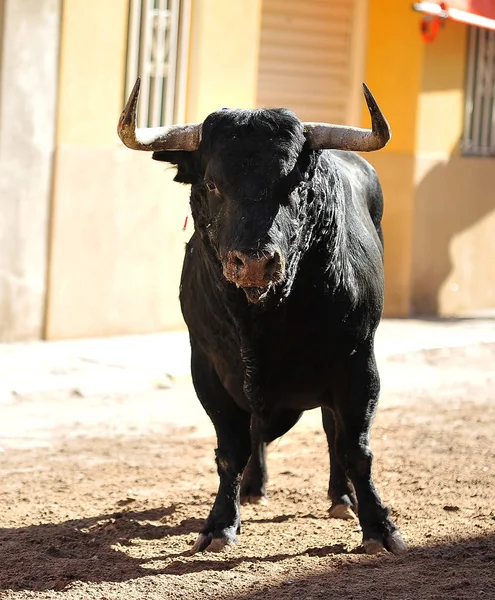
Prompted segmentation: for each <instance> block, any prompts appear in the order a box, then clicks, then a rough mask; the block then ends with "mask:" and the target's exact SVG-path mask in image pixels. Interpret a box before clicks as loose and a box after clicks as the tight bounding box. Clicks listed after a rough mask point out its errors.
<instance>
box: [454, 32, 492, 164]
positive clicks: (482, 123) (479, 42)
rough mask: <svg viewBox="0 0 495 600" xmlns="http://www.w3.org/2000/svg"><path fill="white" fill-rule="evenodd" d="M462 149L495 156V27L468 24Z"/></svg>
mask: <svg viewBox="0 0 495 600" xmlns="http://www.w3.org/2000/svg"><path fill="white" fill-rule="evenodd" d="M465 110H466V112H465V118H464V135H463V140H462V153H463V154H464V155H466V156H495V31H490V30H488V29H480V28H478V27H470V28H469V41H468V64H467V79H466V109H465Z"/></svg>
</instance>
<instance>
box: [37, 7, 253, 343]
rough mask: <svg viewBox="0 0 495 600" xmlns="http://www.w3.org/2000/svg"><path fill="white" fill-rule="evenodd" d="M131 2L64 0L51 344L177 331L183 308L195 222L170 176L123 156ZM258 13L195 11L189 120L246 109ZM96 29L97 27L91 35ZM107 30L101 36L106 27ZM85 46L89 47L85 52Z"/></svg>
mask: <svg viewBox="0 0 495 600" xmlns="http://www.w3.org/2000/svg"><path fill="white" fill-rule="evenodd" d="M127 9H128V6H127V2H123V1H122V0H107V1H105V2H104V3H103V2H101V0H66V2H65V6H64V15H63V28H62V63H61V75H60V77H61V82H60V113H59V135H58V148H57V163H56V171H55V185H54V212H53V226H52V230H53V235H52V242H51V244H52V260H51V268H50V289H49V304H48V319H47V337H48V338H52V339H54V338H67V337H82V336H95V335H112V334H122V333H140V332H149V331H159V330H166V329H176V328H182V327H184V323H183V320H182V316H181V313H180V307H179V302H178V294H179V279H180V271H181V267H182V260H183V256H184V244H185V242H186V241H187V240H188V239H189V237H190V236H191V234H192V222H191V219H189V225H188V229H187V231H186V232H183V231H182V226H183V224H184V219H185V217H186V215H187V213H188V193H189V190H188V187H187V186H181V185H179V184H177V183H174V182H172V177H173V175H174V169H173V168H169V167H168V166H166V165H165V164H164V163H157V162H154V161H152V160H151V156H150V155H149V154H147V153H140V152H133V151H131V150H129V149H127V148H125V147H123V146H122V144H121V143H120V141H119V140H118V138H117V135H116V126H117V121H118V118H119V115H120V111H121V109H122V105H123V88H124V68H125V55H126V33H127ZM259 18H260V1H259V0H256V1H252V0H242V1H236V2H230V1H229V0H216V1H215V3H213V8H212V3H210V2H208V1H207V0H194V2H193V7H192V36H191V53H190V68H189V79H188V106H187V107H186V115H187V119H188V120H190V121H197V120H201V119H203V118H204V117H205V116H206V115H207V114H209V113H210V112H211V111H212V110H216V109H218V108H222V107H223V106H246V107H249V106H253V105H254V99H255V94H256V90H255V84H256V70H257V69H256V61H257V38H256V36H257V32H258V30H259ZM95 22H96V23H97V24H96V25H95ZM110 22H111V23H112V27H111V28H109V27H108V23H110ZM88 40H91V44H90V45H88Z"/></svg>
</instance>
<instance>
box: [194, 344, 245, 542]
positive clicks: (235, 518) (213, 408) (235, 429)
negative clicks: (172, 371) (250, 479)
mask: <svg viewBox="0 0 495 600" xmlns="http://www.w3.org/2000/svg"><path fill="white" fill-rule="evenodd" d="M191 348H192V361H191V370H192V375H193V383H194V387H195V389H196V393H197V395H198V397H199V399H200V401H201V404H202V405H203V407H204V409H205V410H206V412H207V413H208V415H209V417H210V419H211V421H212V423H213V425H214V427H215V430H216V434H217V444H218V447H217V449H216V451H215V455H216V463H217V470H218V475H219V478H220V484H219V487H218V492H217V496H216V498H215V502H214V504H213V507H212V509H211V511H210V514H209V516H208V518H207V519H206V522H205V524H204V526H203V528H202V530H201V533H200V535H199V537H198V539H197V540H196V542H195V544H194V546H193V547H192V550H191V552H192V553H195V552H202V551H204V550H209V551H212V552H222V551H227V550H229V549H231V548H232V546H234V545H235V544H236V543H237V537H236V534H238V533H239V532H240V529H241V520H240V502H239V489H240V484H241V476H242V472H243V470H244V468H245V466H246V464H247V461H248V459H249V455H250V452H251V444H250V432H249V414H248V413H246V412H244V411H243V410H241V409H240V408H239V407H238V406H237V405H236V404H235V403H234V400H233V399H232V397H231V396H230V395H229V394H228V393H227V391H226V390H225V388H224V387H223V385H222V384H221V382H220V380H219V379H218V376H217V374H216V372H215V371H214V369H213V368H212V366H211V365H210V363H209V362H208V360H207V359H206V357H205V356H204V355H203V354H202V352H201V351H200V350H199V349H197V348H195V344H194V343H192V344H191Z"/></svg>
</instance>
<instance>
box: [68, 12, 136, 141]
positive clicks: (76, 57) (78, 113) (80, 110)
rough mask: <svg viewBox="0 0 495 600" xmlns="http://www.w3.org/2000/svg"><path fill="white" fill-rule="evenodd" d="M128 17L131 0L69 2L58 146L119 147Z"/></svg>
mask: <svg viewBox="0 0 495 600" xmlns="http://www.w3.org/2000/svg"><path fill="white" fill-rule="evenodd" d="M127 11H128V2H127V0H124V1H123V0H105V2H101V1H100V2H98V0H64V3H63V13H62V41H61V48H60V98H59V123H58V141H59V143H62V144H64V143H69V144H77V145H102V144H108V143H114V142H115V129H116V118H115V115H117V118H118V115H119V114H120V111H121V110H122V95H123V82H124V79H123V76H124V69H125V56H126V44H127V39H126V38H127ZM110 125H111V126H110Z"/></svg>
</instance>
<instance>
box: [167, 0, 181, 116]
mask: <svg viewBox="0 0 495 600" xmlns="http://www.w3.org/2000/svg"><path fill="white" fill-rule="evenodd" d="M169 1H170V0H169ZM179 11H180V1H179V0H171V1H170V13H171V15H170V19H169V30H168V31H169V44H168V56H167V59H168V60H167V67H168V68H167V88H166V89H167V91H166V95H165V106H164V113H165V114H164V121H165V124H167V125H168V124H170V123H172V122H173V119H174V104H175V85H176V74H177V51H178V47H177V42H178V37H179V36H178V33H179Z"/></svg>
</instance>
